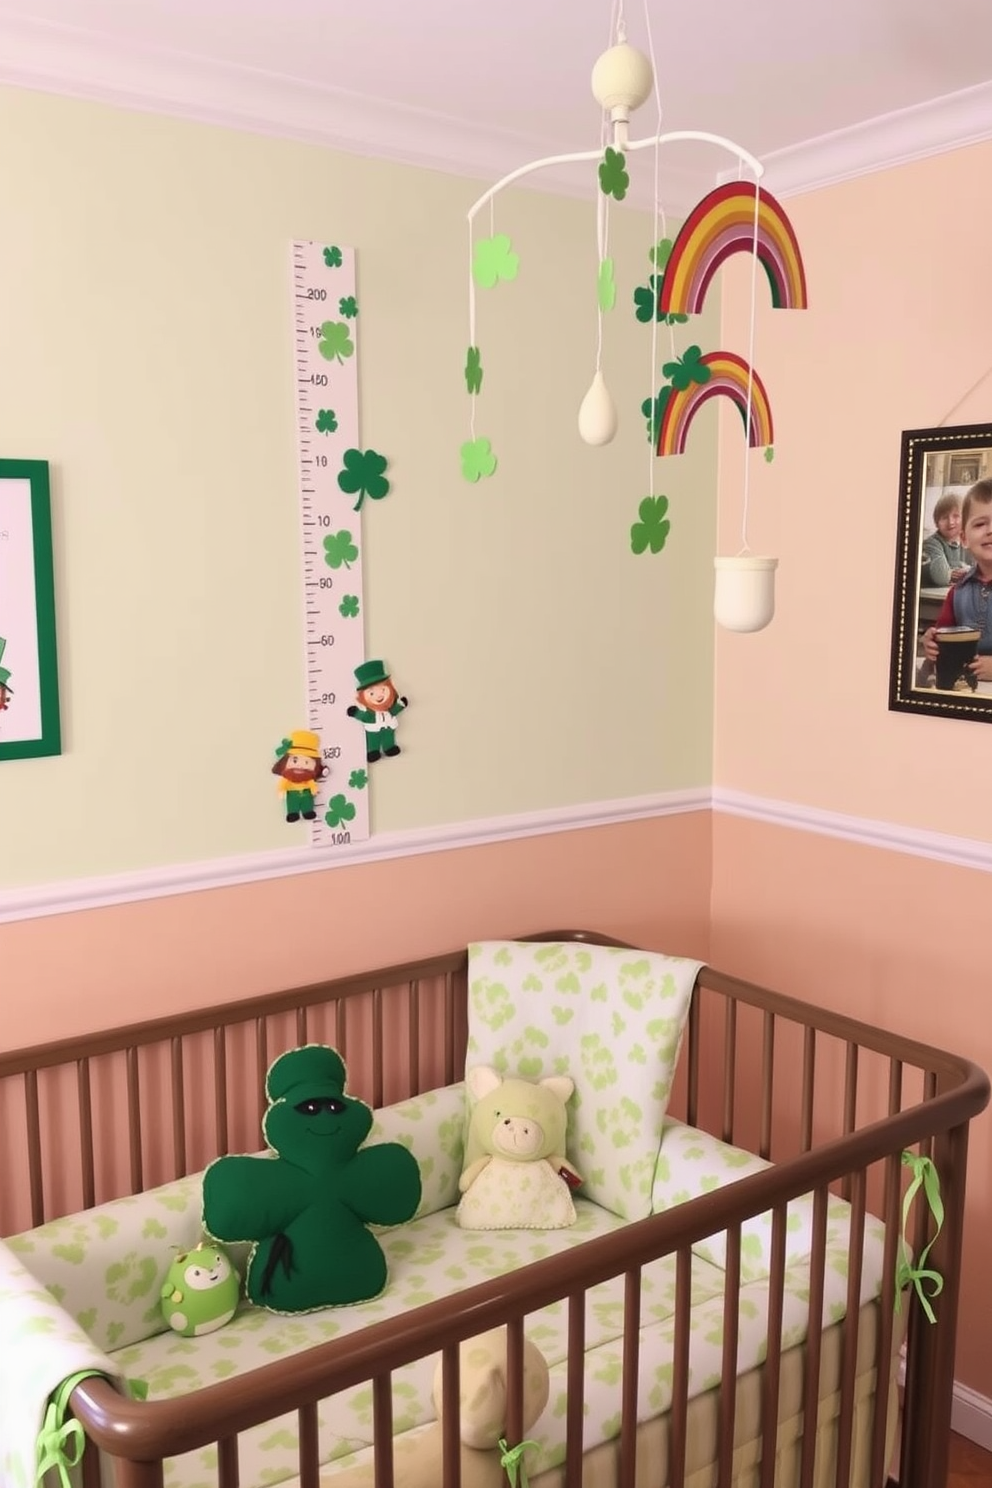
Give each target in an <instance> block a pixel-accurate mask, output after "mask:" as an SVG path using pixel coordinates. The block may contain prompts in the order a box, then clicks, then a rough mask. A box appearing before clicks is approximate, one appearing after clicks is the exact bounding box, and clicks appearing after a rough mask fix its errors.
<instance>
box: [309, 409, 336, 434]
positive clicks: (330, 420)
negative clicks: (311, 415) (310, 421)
mask: <svg viewBox="0 0 992 1488" xmlns="http://www.w3.org/2000/svg"><path fill="white" fill-rule="evenodd" d="M337 427H338V416H337V414H336V413H335V412H334V409H333V408H321V409H320V411H319V412H318V414H317V417H316V418H315V419H314V428H315V429H316V430H317V433H318V434H334V433H336V432H337Z"/></svg>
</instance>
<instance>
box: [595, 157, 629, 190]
mask: <svg viewBox="0 0 992 1488" xmlns="http://www.w3.org/2000/svg"><path fill="white" fill-rule="evenodd" d="M626 164H627V162H626V159H625V157H624V153H623V151H622V150H614V149H613V148H612V146H610V145H607V147H606V154H605V155H604V156H603V159H602V162H601V163H600V167H599V186H600V190H601V191H602V193H603V195H604V196H612V197H614V198H615V200H616V201H623V199H624V197H625V196H626V195H627V187H628V186H629V185H630V176H629V175H628V174H627V171H626V169H625V166H626Z"/></svg>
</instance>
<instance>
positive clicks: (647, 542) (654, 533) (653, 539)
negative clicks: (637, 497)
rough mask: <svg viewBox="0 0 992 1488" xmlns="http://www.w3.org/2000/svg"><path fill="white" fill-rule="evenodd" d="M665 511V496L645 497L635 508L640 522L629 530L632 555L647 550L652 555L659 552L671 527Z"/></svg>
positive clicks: (666, 508)
mask: <svg viewBox="0 0 992 1488" xmlns="http://www.w3.org/2000/svg"><path fill="white" fill-rule="evenodd" d="M667 510H668V497H667V496H645V498H644V500H643V501H642V502H641V504H640V506H639V507H638V508H637V515H638V516H639V517H640V521H639V522H635V523H634V524H633V526H632V527H631V529H630V550H631V552H632V553H644V552H646V551H647V549H648V548H650V549H651V551H652V553H660V552H661V550H662V548H663V547H664V546H665V541H666V539H667V537H668V534H669V532H670V531H671V526H672V524H671V522H669V520H668V518H667V517H666V516H665V513H666V512H667Z"/></svg>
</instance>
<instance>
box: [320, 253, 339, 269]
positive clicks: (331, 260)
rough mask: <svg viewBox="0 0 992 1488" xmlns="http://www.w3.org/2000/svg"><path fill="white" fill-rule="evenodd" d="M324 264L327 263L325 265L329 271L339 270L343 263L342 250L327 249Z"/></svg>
mask: <svg viewBox="0 0 992 1488" xmlns="http://www.w3.org/2000/svg"><path fill="white" fill-rule="evenodd" d="M324 262H325V264H326V265H327V267H328V268H329V269H339V268H340V267H341V262H342V260H341V249H340V248H325V249H324Z"/></svg>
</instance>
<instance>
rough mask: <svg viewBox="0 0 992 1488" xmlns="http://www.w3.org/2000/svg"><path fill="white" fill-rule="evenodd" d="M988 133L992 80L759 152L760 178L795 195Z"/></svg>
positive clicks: (725, 176)
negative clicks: (761, 154)
mask: <svg viewBox="0 0 992 1488" xmlns="http://www.w3.org/2000/svg"><path fill="white" fill-rule="evenodd" d="M987 139H992V82H987V83H978V84H976V85H975V87H973V88H962V89H961V90H960V91H959V92H957V93H947V94H944V96H943V97H941V98H932V99H930V100H929V101H928V102H927V103H920V104H916V105H914V106H913V107H912V108H905V109H897V110H895V111H894V112H892V113H889V114H879V115H878V117H877V118H874V119H866V120H865V121H864V123H862V124H854V125H852V126H851V127H850V128H849V129H838V130H835V131H834V132H833V133H831V134H823V135H819V136H818V137H817V138H815V139H809V140H806V141H804V142H803V143H802V144H799V145H792V146H790V147H789V148H788V149H785V150H774V151H771V152H770V153H769V154H767V155H765V156H764V157H763V163H764V167H765V174H764V176H763V177H762V180H763V184H764V185H766V186H767V187H768V189H769V191H773V192H774V193H775V195H776V196H781V197H787V196H797V195H798V194H799V193H800V192H804V191H817V190H819V189H820V188H821V187H824V186H834V185H836V184H837V183H838V182H840V181H850V180H852V179H853V178H854V177H855V176H865V175H869V174H870V173H871V172H873V171H880V170H889V169H891V168H892V167H893V166H897V165H907V164H909V162H910V161H912V160H922V159H924V158H925V157H926V156H928V155H941V154H943V153H944V152H945V151H947V150H958V149H961V148H962V147H963V146H965V145H975V144H979V143H980V142H981V141H982V140H987ZM719 179H720V180H721V181H732V180H736V179H737V174H736V172H734V171H730V172H726V171H724V172H721V173H720V178H719Z"/></svg>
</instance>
